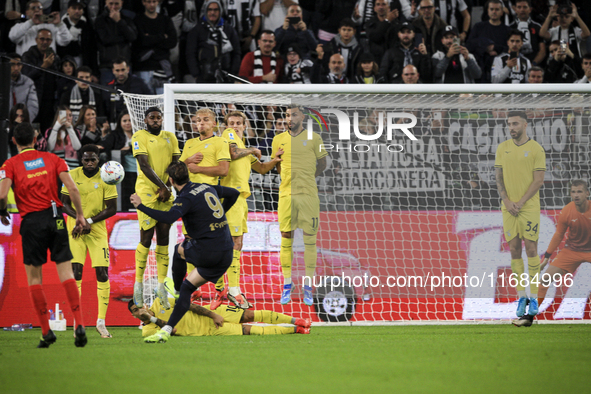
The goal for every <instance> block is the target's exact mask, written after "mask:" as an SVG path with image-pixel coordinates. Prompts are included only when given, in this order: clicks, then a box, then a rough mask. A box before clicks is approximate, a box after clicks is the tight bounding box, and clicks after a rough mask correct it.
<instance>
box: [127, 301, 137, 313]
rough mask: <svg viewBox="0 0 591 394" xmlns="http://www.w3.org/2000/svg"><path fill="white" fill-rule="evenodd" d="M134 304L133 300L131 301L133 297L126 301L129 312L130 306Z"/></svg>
mask: <svg viewBox="0 0 591 394" xmlns="http://www.w3.org/2000/svg"><path fill="white" fill-rule="evenodd" d="M134 305H135V302H133V298H132V299H131V300H129V302H128V303H127V309H129V313H132V312H131V307H132V306H134Z"/></svg>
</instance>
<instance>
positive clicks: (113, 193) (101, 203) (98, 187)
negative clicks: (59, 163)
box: [62, 167, 117, 236]
mask: <svg viewBox="0 0 591 394" xmlns="http://www.w3.org/2000/svg"><path fill="white" fill-rule="evenodd" d="M70 176H71V177H72V179H73V180H74V183H75V184H76V187H77V188H78V191H79V192H80V199H81V200H82V213H83V214H84V217H85V218H90V217H93V216H95V215H97V214H98V213H99V212H101V211H102V210H103V209H105V207H106V204H105V201H106V200H111V199H114V198H117V187H116V186H115V185H107V184H106V183H105V182H103V180H102V179H101V172H100V171H97V173H96V174H94V176H92V177H90V178H89V177H87V176H86V175H85V174H84V170H83V168H82V167H78V168H75V169H73V170H72V171H70ZM62 194H64V195H66V196H69V195H70V193H69V192H68V189H67V188H66V187H65V186H62ZM66 223H67V226H68V231H71V230H73V229H74V227H76V219H74V218H73V217H70V216H68V219H67V221H66ZM91 234H95V235H103V234H104V235H105V236H106V235H107V227H106V224H105V221H104V220H101V221H100V222H97V223H95V224H93V225H92V226H91Z"/></svg>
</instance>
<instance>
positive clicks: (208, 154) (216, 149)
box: [180, 135, 231, 185]
mask: <svg viewBox="0 0 591 394" xmlns="http://www.w3.org/2000/svg"><path fill="white" fill-rule="evenodd" d="M197 152H201V153H202V154H203V160H201V162H200V163H199V164H197V165H198V166H200V167H215V166H217V165H218V163H219V162H220V161H230V160H231V158H230V149H229V145H228V141H226V139H225V138H222V137H216V136H215V135H213V136H211V137H209V138H206V139H204V140H201V138H199V137H197V138H191V139H190V140H189V141H187V143H186V144H185V148H184V149H183V154H182V155H181V159H180V160H181V161H185V160H187V159H188V158H189V157H191V156H193V155H194V154H195V153H197ZM189 179H190V180H191V182H199V183H207V184H208V185H217V184H218V181H219V177H218V176H210V175H205V174H193V173H191V172H189Z"/></svg>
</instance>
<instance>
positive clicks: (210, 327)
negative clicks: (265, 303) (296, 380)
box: [127, 299, 310, 343]
mask: <svg viewBox="0 0 591 394" xmlns="http://www.w3.org/2000/svg"><path fill="white" fill-rule="evenodd" d="M174 303H175V301H173V300H172V299H170V305H171V306H174ZM127 306H128V308H129V311H130V312H131V314H132V315H133V316H134V317H135V318H137V319H140V320H141V321H142V322H144V326H143V327H142V336H144V337H151V336H153V335H154V334H156V333H157V332H158V330H159V328H162V327H164V326H166V324H167V323H166V319H170V317H171V314H172V313H173V311H172V309H168V310H166V309H164V308H163V307H162V304H160V300H159V299H155V300H154V303H153V304H152V307H151V308H150V309H148V310H147V309H143V308H138V307H137V306H136V305H135V304H134V302H133V300H131V301H130V302H129V304H128V305H127ZM216 312H217V313H216ZM216 312H213V311H212V310H210V309H209V307H207V306H205V307H203V306H199V305H196V304H193V303H191V304H190V306H189V312H188V313H185V315H184V316H183V318H182V319H181V320H180V321H179V322H178V323H177V324H176V325H175V328H174V331H173V333H174V335H179V336H184V337H202V336H214V335H282V334H309V333H310V319H301V318H298V319H296V318H294V317H291V316H288V315H284V314H283V313H277V312H273V311H256V310H244V309H242V308H238V307H236V306H229V305H222V306H220V307H218V308H217V309H216ZM156 316H158V317H156ZM253 322H261V323H268V324H293V325H294V326H295V327H282V326H254V325H249V324H244V323H253ZM146 339H147V338H146ZM146 342H150V343H154V342H156V341H146Z"/></svg>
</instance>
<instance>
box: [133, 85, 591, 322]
mask: <svg viewBox="0 0 591 394" xmlns="http://www.w3.org/2000/svg"><path fill="white" fill-rule="evenodd" d="M124 97H125V100H126V103H127V107H128V108H129V110H130V113H131V119H132V124H133V127H134V130H137V129H139V128H143V110H145V108H147V107H148V106H152V105H157V106H160V107H161V108H163V113H164V127H163V128H164V129H165V130H169V131H172V130H174V131H176V133H177V135H178V136H179V138H180V139H182V138H190V137H191V136H195V129H194V125H193V120H192V118H193V116H194V113H195V111H196V109H197V108H201V107H204V106H206V107H208V108H211V109H212V110H213V111H214V112H215V113H216V115H217V118H218V121H219V124H220V126H223V124H222V120H223V117H224V115H225V114H227V113H228V112H229V111H231V110H234V109H238V110H241V111H243V112H244V113H245V114H246V115H247V118H248V127H247V130H246V145H247V146H257V147H259V149H261V150H262V151H263V156H265V157H264V158H263V161H264V160H268V157H269V155H270V154H271V141H272V137H273V135H275V133H279V132H282V131H283V130H285V127H286V126H285V119H284V112H283V111H285V108H287V107H288V106H290V105H291V104H295V105H297V106H298V107H299V108H300V109H302V112H303V113H304V115H305V116H306V118H305V119H304V128H305V129H307V130H308V132H314V133H317V134H318V135H320V136H321V138H322V140H323V141H322V144H321V145H319V147H320V149H321V150H323V151H326V152H328V153H329V156H328V159H327V170H326V171H325V172H324V173H323V174H322V176H320V177H318V178H317V182H318V190H319V200H320V206H321V213H320V231H319V233H318V247H319V249H318V250H319V252H318V265H317V271H316V275H318V276H319V277H322V278H324V282H328V283H330V284H333V283H335V282H334V281H335V278H337V277H345V278H351V280H350V282H351V286H345V287H342V288H339V289H336V290H335V289H331V288H330V287H329V288H328V289H325V290H326V291H324V290H322V289H317V292H316V296H317V297H316V298H317V301H318V302H317V304H316V305H325V304H330V300H333V301H334V302H337V301H336V300H338V303H339V305H341V304H342V305H344V307H343V308H338V309H339V310H342V311H341V312H342V313H341V314H339V315H338V316H332V315H331V314H330V313H328V312H326V311H325V312H318V316H319V318H321V319H326V320H330V321H337V320H338V321H342V320H355V321H362V322H369V323H376V322H383V321H392V320H402V321H423V320H433V321H451V322H457V321H463V320H464V321H465V320H469V321H472V320H481V319H482V320H490V319H510V318H512V317H515V316H514V314H515V305H514V302H515V300H516V295H517V293H516V291H515V289H514V288H510V287H508V286H507V284H506V280H503V279H506V278H507V277H508V275H509V274H510V272H511V271H510V269H511V268H510V262H511V256H510V253H509V251H508V248H507V244H506V242H505V239H504V236H503V221H502V214H501V212H500V201H499V197H498V194H497V191H496V190H497V186H496V179H495V167H494V166H495V152H496V150H497V147H498V146H499V144H500V143H502V142H503V141H505V140H507V139H509V138H511V137H510V134H509V132H508V126H507V115H508V112H509V111H511V110H522V111H525V112H526V113H527V116H528V126H527V134H528V136H529V137H530V138H532V139H533V140H535V141H536V142H538V143H539V144H540V145H541V146H542V147H543V148H544V151H545V154H546V172H545V184H544V187H543V189H542V190H541V205H542V212H541V221H540V228H539V240H538V247H539V250H538V252H539V253H540V254H541V253H544V252H545V249H546V247H547V246H548V244H549V243H550V240H551V238H552V235H553V234H554V231H555V229H556V218H557V217H558V214H559V212H560V210H561V209H562V208H563V207H564V206H565V204H567V203H568V202H569V201H570V196H569V185H570V182H571V181H572V180H573V179H576V178H582V179H587V180H590V179H591V87H590V86H589V85H588V84H461V85H460V84H458V85H450V84H431V85H426V84H425V85H404V84H397V85H394V84H384V85H287V84H285V85H282V84H277V85H268V84H265V85H262V84H261V85H242V84H167V85H164V94H163V95H160V96H140V95H133V94H124ZM307 137H308V138H309V136H307ZM302 143H306V142H305V141H302ZM250 179H251V183H250V184H251V189H252V195H251V197H249V199H248V204H249V224H248V228H249V230H250V232H249V233H247V234H246V235H245V238H244V242H243V243H244V248H245V249H244V250H243V253H242V256H243V257H242V258H243V260H242V266H243V267H244V271H243V272H244V273H243V277H242V279H241V283H242V284H241V285H243V290H244V291H246V292H247V294H248V296H249V300H250V299H251V298H252V299H253V300H254V302H255V305H256V303H263V302H269V303H272V305H273V308H274V309H275V310H277V311H282V312H285V313H288V314H289V313H293V312H296V313H297V312H299V311H302V309H301V305H300V302H299V301H298V297H299V294H297V293H296V294H294V301H292V304H288V305H285V306H278V304H277V303H276V301H277V300H278V297H279V295H280V290H281V289H280V285H281V284H282V281H283V277H282V275H281V267H280V265H279V257H278V256H279V249H280V244H281V235H280V231H279V225H278V223H277V217H276V210H277V189H278V186H279V175H278V174H277V173H269V174H266V175H264V176H263V175H259V174H255V173H254V172H253V173H252V175H251V178H250ZM302 238H303V236H302V234H301V233H296V240H295V242H294V253H295V256H296V257H295V259H296V261H295V262H294V264H293V268H292V278H293V283H296V284H297V285H298V286H299V285H300V284H301V279H302V276H303V273H304V271H305V267H304V265H303V258H301V256H300V254H301V252H302V251H303V249H301V247H302ZM171 239H174V236H171ZM299 248H300V249H299ZM359 278H369V280H368V281H367V282H363V283H364V284H362V285H360V286H357V285H356V284H358V283H361V282H359V280H358V279H359ZM317 279H318V278H317ZM316 282H318V281H316ZM365 283H370V285H369V286H366V285H365ZM449 283H451V285H449ZM457 284H461V286H456V285H457ZM333 290H334V291H333ZM590 291H591V264H588V263H585V264H582V265H581V267H580V268H579V270H578V271H577V273H576V274H575V275H574V277H573V280H572V286H569V287H568V288H563V289H562V291H558V290H555V289H551V290H550V291H549V293H548V296H547V298H546V300H545V302H544V303H542V304H541V305H540V311H541V316H540V317H539V318H540V319H544V320H555V319H582V318H589V310H588V307H586V306H585V305H586V304H585V303H586V300H587V297H588V295H589V292H590ZM208 292H213V287H212V288H206V289H204V294H205V296H206V297H207V294H208ZM554 299H555V300H554ZM553 300H554V301H553ZM552 302H555V303H559V305H557V306H556V307H549V306H550V305H551V304H552ZM318 308H320V306H318ZM306 311H307V309H306Z"/></svg>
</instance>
